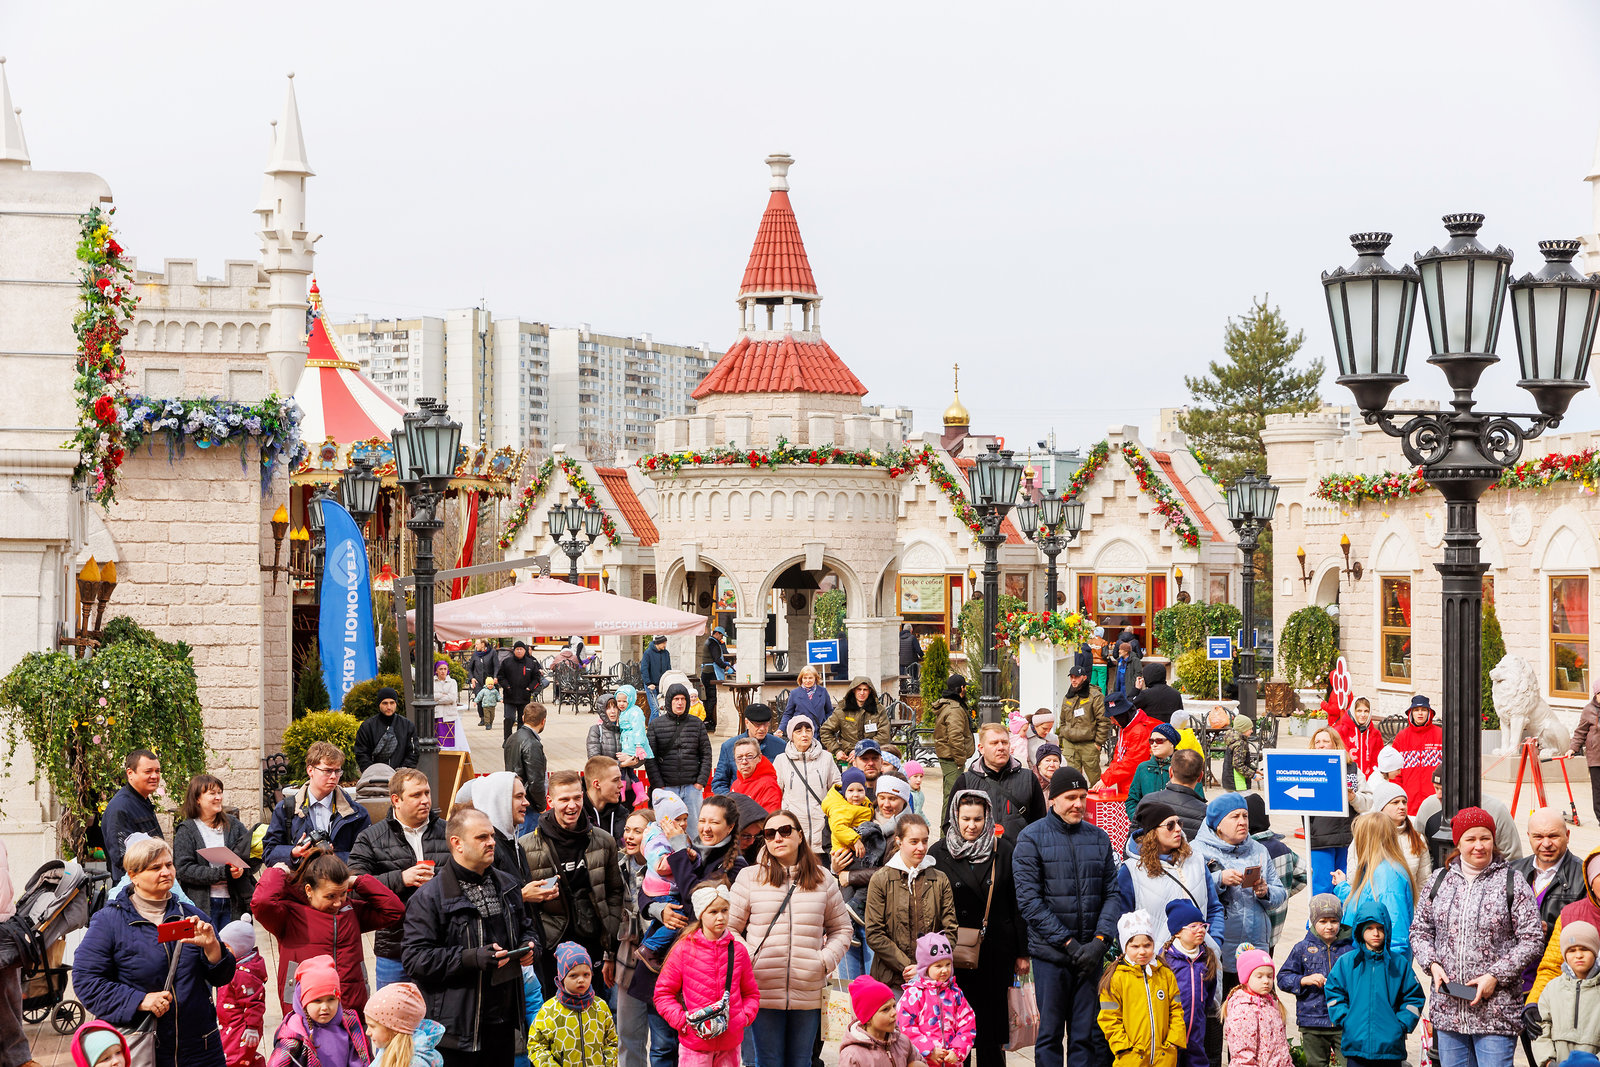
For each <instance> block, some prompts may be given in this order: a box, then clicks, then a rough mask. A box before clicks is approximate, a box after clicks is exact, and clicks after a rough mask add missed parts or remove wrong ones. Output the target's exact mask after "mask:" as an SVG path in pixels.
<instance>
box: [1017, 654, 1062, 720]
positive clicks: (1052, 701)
mask: <svg viewBox="0 0 1600 1067" xmlns="http://www.w3.org/2000/svg"><path fill="white" fill-rule="evenodd" d="M1071 667H1072V657H1071V656H1070V655H1069V654H1068V653H1067V652H1066V651H1065V650H1063V649H1060V648H1057V647H1056V646H1055V645H1052V644H1050V643H1049V642H1047V641H1044V642H1040V641H1023V642H1022V643H1021V644H1020V645H1019V646H1018V648H1017V675H1018V684H1017V707H1018V708H1020V709H1021V710H1022V712H1023V713H1024V714H1026V715H1032V714H1034V713H1035V712H1036V711H1038V710H1039V709H1040V708H1049V709H1050V710H1051V711H1054V710H1055V709H1057V708H1059V707H1060V706H1061V698H1062V697H1063V696H1065V695H1066V692H1067V671H1068V670H1069V669H1070V668H1071Z"/></svg>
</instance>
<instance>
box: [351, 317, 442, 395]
mask: <svg viewBox="0 0 1600 1067" xmlns="http://www.w3.org/2000/svg"><path fill="white" fill-rule="evenodd" d="M333 335H334V342H335V344H337V345H338V347H339V351H340V352H341V353H342V354H343V355H344V358H345V359H348V360H350V361H351V362H353V363H355V364H356V365H357V366H359V367H360V368H361V372H362V373H363V374H365V375H366V376H367V377H368V378H371V379H372V381H373V384H374V385H376V386H377V387H378V388H379V389H382V390H383V391H384V392H385V393H387V394H388V395H389V396H391V397H393V398H394V400H395V401H396V402H398V403H400V404H403V405H405V406H407V407H409V406H411V403H412V401H413V400H414V399H415V398H417V397H419V396H440V395H441V394H442V390H443V389H444V370H445V336H444V320H443V319H438V318H430V317H423V318H417V319H373V318H369V317H368V316H366V315H357V316H356V317H355V318H354V319H353V320H351V321H350V322H341V323H337V324H335V325H334V326H333Z"/></svg>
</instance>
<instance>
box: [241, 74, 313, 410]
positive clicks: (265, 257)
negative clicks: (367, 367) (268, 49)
mask: <svg viewBox="0 0 1600 1067" xmlns="http://www.w3.org/2000/svg"><path fill="white" fill-rule="evenodd" d="M289 79H290V81H289V93H288V97H287V98H286V99H285V101H284V105H283V116H282V118H280V119H279V120H278V122H276V123H275V124H274V127H273V134H272V140H271V144H270V145H269V147H268V150H267V170H266V175H267V176H266V179H265V181H263V182H262V186H261V202H260V203H259V204H257V205H256V209H255V210H256V213H257V214H259V215H260V216H261V270H262V272H263V273H265V274H266V276H267V283H268V284H267V307H268V308H269V309H270V312H271V323H272V325H271V333H270V334H269V339H268V342H267V353H266V354H267V357H268V359H269V360H270V361H271V363H272V370H273V374H274V375H275V377H276V378H277V381H276V382H275V385H276V387H277V390H278V392H280V393H282V394H283V395H285V396H290V395H293V393H294V390H295V386H296V385H298V384H299V382H300V374H301V372H302V371H304V370H305V366H306V308H307V307H308V306H309V304H308V303H307V292H306V281H307V279H308V278H309V277H310V275H311V269H312V261H313V260H314V259H315V258H316V249H315V245H316V243H317V239H318V238H319V237H320V236H321V235H320V234H314V233H311V232H310V230H309V229H308V228H307V227H306V179H307V178H308V177H310V176H311V173H312V171H311V168H310V167H309V166H308V165H307V164H306V144H305V138H304V136H303V135H302V134H301V132H300V108H299V106H298V104H297V103H296V102H295V97H294V80H293V79H294V74H292V73H291V74H290V75H289Z"/></svg>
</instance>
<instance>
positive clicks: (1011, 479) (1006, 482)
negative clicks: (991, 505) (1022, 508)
mask: <svg viewBox="0 0 1600 1067" xmlns="http://www.w3.org/2000/svg"><path fill="white" fill-rule="evenodd" d="M1000 455H1001V457H1002V462H1001V463H999V464H998V465H997V467H996V469H995V486H994V488H995V503H997V504H999V505H1000V506H1001V507H1004V508H1009V507H1011V506H1012V505H1013V504H1015V503H1016V502H1017V492H1018V490H1020V489H1021V488H1022V464H1020V463H1013V462H1012V461H1011V453H1010V452H1002V453H1000Z"/></svg>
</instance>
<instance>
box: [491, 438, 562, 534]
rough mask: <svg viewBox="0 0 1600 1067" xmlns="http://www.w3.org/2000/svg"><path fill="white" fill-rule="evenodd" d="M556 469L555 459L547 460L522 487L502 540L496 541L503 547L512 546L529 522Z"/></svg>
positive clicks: (503, 531) (507, 520)
mask: <svg viewBox="0 0 1600 1067" xmlns="http://www.w3.org/2000/svg"><path fill="white" fill-rule="evenodd" d="M555 469H556V461H555V460H553V459H547V460H545V461H544V462H543V463H541V464H540V465H539V469H538V470H537V471H536V472H535V473H534V475H533V480H532V481H530V482H529V483H528V484H527V485H525V486H523V487H522V492H521V493H520V494H519V495H518V496H517V503H516V506H515V507H513V508H512V509H511V515H510V517H509V518H507V519H506V525H505V529H504V530H502V531H501V533H500V540H498V541H497V542H495V543H496V544H498V545H499V546H500V547H501V548H503V549H504V548H510V547H511V542H512V541H514V540H516V536H517V534H518V533H520V532H521V531H522V528H523V527H524V526H526V525H527V524H528V517H529V516H530V515H532V514H533V505H534V504H536V503H538V501H539V498H540V497H542V496H544V491H545V490H546V489H548V488H550V475H551V473H552V472H553V471H554V470H555Z"/></svg>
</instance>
